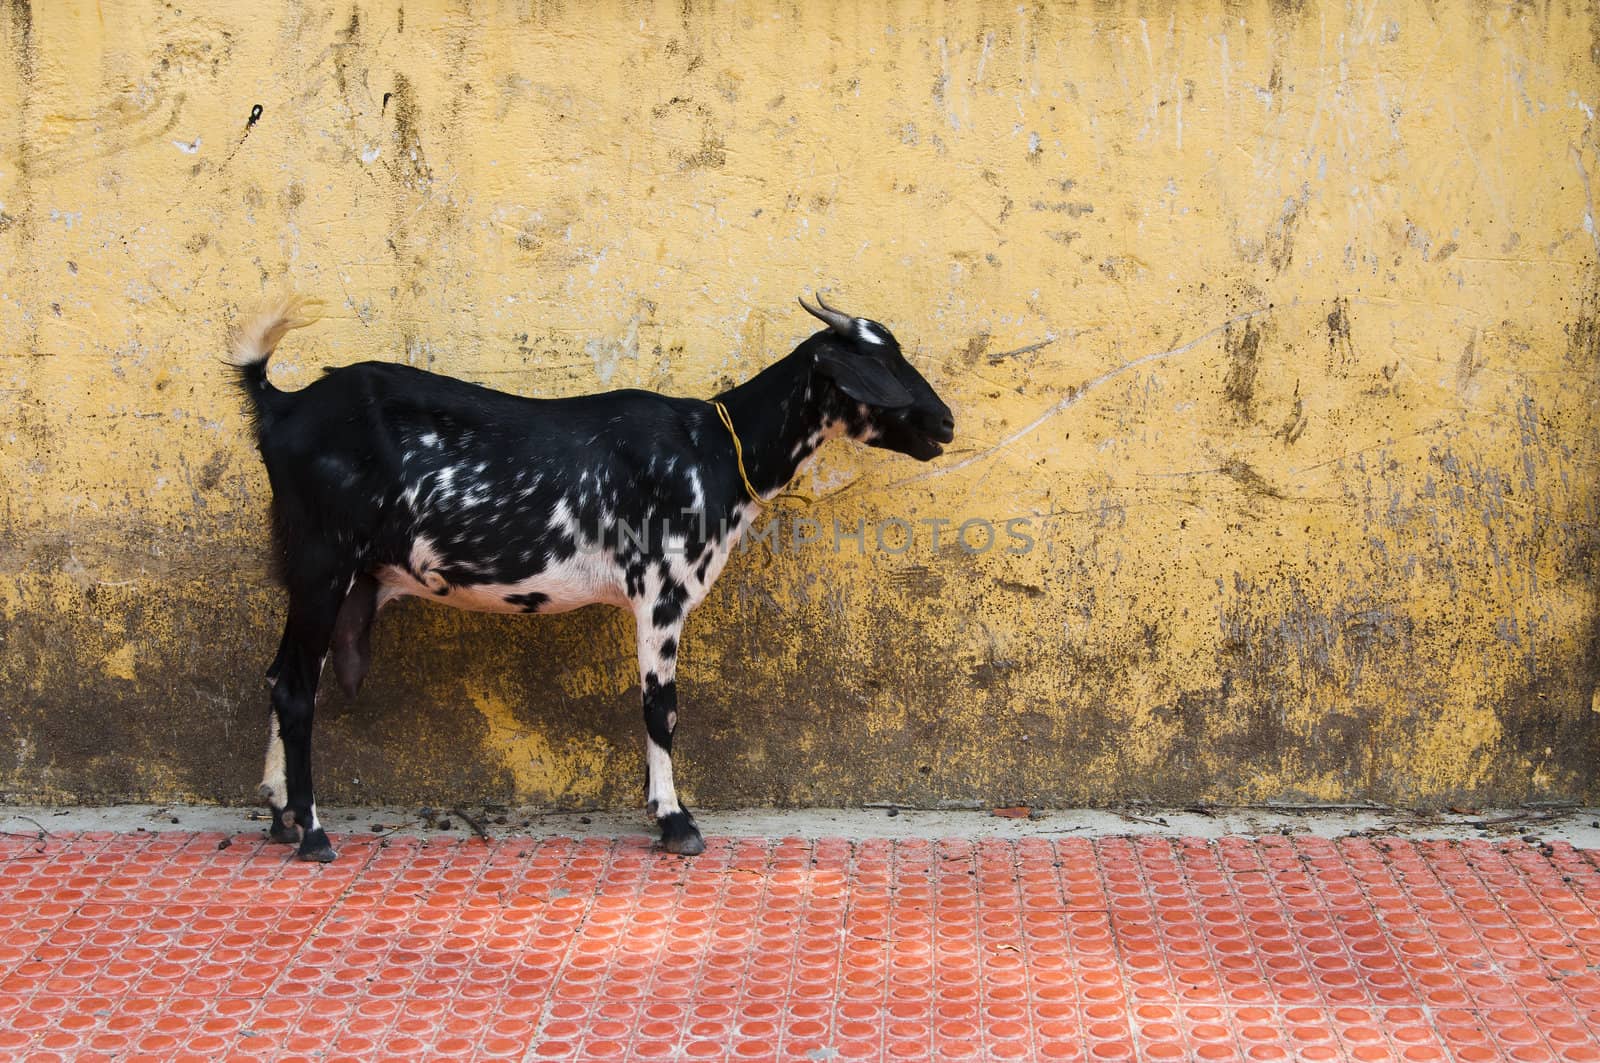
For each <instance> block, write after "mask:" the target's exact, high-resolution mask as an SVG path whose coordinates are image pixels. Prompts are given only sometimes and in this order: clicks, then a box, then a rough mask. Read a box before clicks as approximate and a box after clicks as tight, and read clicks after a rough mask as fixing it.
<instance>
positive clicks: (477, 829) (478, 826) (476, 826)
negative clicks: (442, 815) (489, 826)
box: [450, 808, 489, 841]
mask: <svg viewBox="0 0 1600 1063" xmlns="http://www.w3.org/2000/svg"><path fill="white" fill-rule="evenodd" d="M450 813H451V815H456V816H460V817H461V819H462V820H463V821H464V822H465V823H466V825H467V826H469V827H471V828H472V833H474V834H476V835H477V836H478V837H480V838H482V839H483V840H484V841H488V840H489V832H488V831H486V830H484V829H483V824H482V823H479V822H478V821H477V820H475V819H473V818H472V817H471V816H469V815H467V814H466V813H465V812H463V811H461V809H459V808H452V809H451V810H450Z"/></svg>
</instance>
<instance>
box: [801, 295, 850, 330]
mask: <svg viewBox="0 0 1600 1063" xmlns="http://www.w3.org/2000/svg"><path fill="white" fill-rule="evenodd" d="M816 298H817V305H816V306H812V305H811V304H810V303H808V302H806V297H805V296H803V295H802V296H801V297H800V305H801V306H803V307H805V308H806V313H808V314H810V315H811V316H812V317H814V318H817V319H819V320H821V321H823V322H825V323H826V324H827V326H828V327H829V328H831V329H833V331H835V332H837V333H838V334H839V335H841V336H849V335H851V334H853V333H854V332H855V319H854V318H852V317H851V316H850V315H849V314H846V313H844V312H843V311H840V310H835V309H834V308H833V307H831V306H829V305H828V304H827V303H825V302H823V301H822V296H820V295H819V296H817V297H816ZM819 308H820V309H819Z"/></svg>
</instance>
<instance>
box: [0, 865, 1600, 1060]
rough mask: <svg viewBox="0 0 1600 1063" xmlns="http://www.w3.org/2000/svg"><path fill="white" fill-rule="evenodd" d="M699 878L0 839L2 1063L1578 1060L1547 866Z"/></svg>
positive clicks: (1584, 951) (812, 872)
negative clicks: (7, 1062) (56, 1062)
mask: <svg viewBox="0 0 1600 1063" xmlns="http://www.w3.org/2000/svg"><path fill="white" fill-rule="evenodd" d="M225 840H226V841H227V842H229V844H228V845H226V846H225V847H222V848H219V845H220V844H221V843H222V842H224V841H225ZM708 845H709V848H708V850H707V852H706V853H705V855H703V856H701V857H699V858H697V859H695V860H693V861H684V860H680V859H678V858H676V857H671V856H666V855H663V854H658V853H656V852H654V851H652V850H651V849H650V847H649V846H648V844H647V843H646V842H645V840H644V839H643V838H623V839H618V840H615V841H611V840H594V839H589V840H582V841H573V840H568V839H545V840H528V839H506V840H499V841H495V842H492V843H482V842H478V841H447V842H442V843H441V842H422V841H418V840H415V839H395V840H388V841H380V840H378V839H375V838H372V837H362V836H355V837H347V838H345V839H344V844H343V848H342V852H341V857H340V859H339V861H338V862H337V863H334V864H331V865H310V864H300V863H296V862H294V861H292V860H290V859H289V858H288V857H289V851H288V850H287V849H284V848H280V847H275V846H269V845H266V844H264V843H263V842H261V841H260V840H258V839H256V838H254V837H252V836H248V835H237V836H231V837H230V836H226V835H222V834H216V833H202V834H179V833H164V834H149V835H126V834H109V833H82V834H72V835H56V836H52V837H50V838H48V839H46V840H45V841H44V842H39V841H37V840H35V839H31V838H25V837H17V836H6V837H4V838H0V1058H4V1059H38V1060H46V1059H61V1060H92V1059H119V1060H122V1059H141V1058H150V1059H170V1058H194V1059H217V1058H228V1059H263V1060H266V1059H272V1060H287V1059H295V1058H307V1059H313V1058H319V1059H387V1058H393V1059H418V1058H483V1059H490V1058H508V1059H533V1060H540V1059H551V1060H584V1061H601V1060H604V1061H608V1063H610V1061H618V1060H640V1061H643V1060H697V1059H728V1060H792V1061H796V1063H823V1061H828V1060H860V1059H867V1060H915V1059H941V1060H1009V1059H1017V1060H1119V1059H1120V1060H1147V1059H1148V1060H1216V1061H1223V1060H1290V1059H1299V1060H1338V1061H1347V1063H1353V1061H1361V1063H1364V1061H1377V1060H1416V1061H1425V1060H1447V1059H1454V1060H1498V1059H1509V1060H1519V1061H1525V1063H1533V1061H1541V1060H1543V1061H1556V1060H1562V1061H1572V1063H1577V1061H1583V1060H1600V1047H1597V1046H1600V976H1597V974H1596V965H1597V964H1600V919H1597V909H1600V870H1597V864H1596V859H1597V854H1596V853H1595V852H1593V851H1582V850H1577V849H1573V848H1572V847H1571V846H1570V845H1567V844H1565V843H1560V844H1555V845H1550V846H1542V847H1535V846H1528V845H1523V844H1521V843H1513V844H1497V843H1491V842H1486V841H1484V842H1478V841H1473V842H1447V841H1437V842H1428V841H1424V842H1412V841H1404V840H1397V839H1384V838H1377V839H1369V838H1351V839H1345V840H1340V841H1329V840H1326V839H1321V838H1314V837H1310V836H1301V835H1296V836H1292V837H1279V836H1269V837H1258V838H1231V837H1230V838H1223V839H1220V840H1215V841H1202V840H1199V839H1188V838H1161V837H1111V838H1100V839H1095V840H1089V839H1083V838H1077V839H1073V838H1067V839H1062V840H1050V839H1041V838H1027V839H1017V840H1005V841H995V840H983V839H971V838H952V839H946V840H942V841H921V840H898V841H892V842H891V841H862V842H846V841H842V840H828V839H823V840H820V841H814V842H813V841H798V840H792V839H791V840H771V839H726V838H722V839H718V838H713V839H712V840H711V841H710V842H709V843H708Z"/></svg>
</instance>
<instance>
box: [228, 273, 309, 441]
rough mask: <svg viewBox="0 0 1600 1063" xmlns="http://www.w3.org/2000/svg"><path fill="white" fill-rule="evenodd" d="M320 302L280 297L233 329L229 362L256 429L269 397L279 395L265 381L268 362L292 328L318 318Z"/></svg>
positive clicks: (295, 296) (269, 400)
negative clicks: (234, 371)
mask: <svg viewBox="0 0 1600 1063" xmlns="http://www.w3.org/2000/svg"><path fill="white" fill-rule="evenodd" d="M322 305H323V303H322V300H320V299H308V298H306V297H305V296H302V295H295V294H288V295H283V296H279V297H278V298H277V299H276V300H274V301H273V302H272V303H270V304H269V305H268V306H266V307H265V308H264V309H263V310H262V311H261V313H259V314H258V315H256V316H255V317H254V318H253V319H251V320H250V321H249V322H247V323H246V324H244V325H242V326H239V327H237V328H235V329H234V330H233V334H232V336H231V337H230V341H231V342H230V344H229V346H230V350H229V352H228V362H229V364H231V365H232V366H233V367H234V368H235V369H237V370H238V371H239V390H240V391H242V392H244V394H245V397H246V398H247V399H249V400H250V412H251V415H252V416H253V417H254V418H255V421H256V423H257V425H258V426H259V424H260V422H261V419H262V417H263V416H264V415H266V414H267V413H268V410H269V405H270V403H271V401H272V398H273V397H274V396H277V395H281V394H282V392H280V391H279V390H278V389H277V388H275V387H273V386H272V382H271V381H269V380H268V379H267V359H268V358H271V357H272V352H273V351H275V350H277V348H278V344H279V342H281V341H282V340H283V337H284V336H286V335H287V334H288V333H289V331H290V330H291V329H297V328H304V327H305V326H307V325H310V324H312V323H313V322H315V321H316V320H317V318H319V317H320V316H321V309H322Z"/></svg>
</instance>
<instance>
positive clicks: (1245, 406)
mask: <svg viewBox="0 0 1600 1063" xmlns="http://www.w3.org/2000/svg"><path fill="white" fill-rule="evenodd" d="M1222 349H1223V351H1224V353H1226V355H1227V358H1228V375H1227V377H1226V379H1224V380H1223V382H1222V394H1223V396H1224V397H1225V398H1226V399H1227V400H1228V402H1229V403H1230V404H1231V405H1232V406H1233V409H1234V413H1235V414H1237V415H1238V417H1239V419H1240V420H1242V421H1251V420H1253V419H1254V413H1253V411H1252V409H1251V407H1252V404H1253V403H1254V401H1255V391H1256V371H1257V369H1259V368H1260V365H1261V330H1260V329H1258V328H1257V327H1256V323H1255V322H1254V321H1246V322H1245V323H1244V328H1243V329H1236V328H1235V327H1234V326H1233V325H1229V326H1228V327H1227V328H1226V329H1224V330H1223V333H1222Z"/></svg>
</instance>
